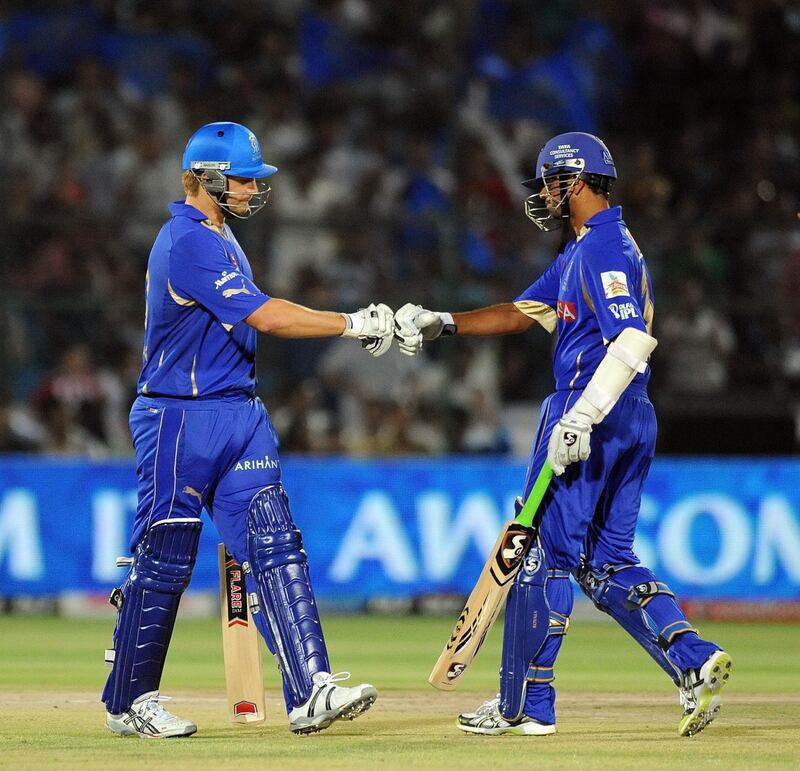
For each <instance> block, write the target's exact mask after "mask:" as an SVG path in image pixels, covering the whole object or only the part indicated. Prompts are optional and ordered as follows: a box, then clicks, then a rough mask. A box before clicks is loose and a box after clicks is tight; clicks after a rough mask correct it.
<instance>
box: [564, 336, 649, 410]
mask: <svg viewBox="0 0 800 771" xmlns="http://www.w3.org/2000/svg"><path fill="white" fill-rule="evenodd" d="M657 345H658V341H657V340H656V339H655V338H654V337H651V336H650V335H648V334H647V333H646V332H642V331H641V330H639V329H635V328H634V327H626V328H625V329H623V330H622V332H620V333H619V335H618V336H617V338H616V340H613V341H612V342H611V343H610V344H609V346H608V350H607V351H606V355H605V358H604V359H603V360H602V361H601V362H600V365H599V366H598V367H597V370H596V372H595V373H594V375H592V379H591V380H590V381H589V383H588V384H587V386H586V388H585V389H584V391H583V394H582V395H581V397H580V399H578V401H577V403H576V404H575V410H576V411H577V412H580V413H582V414H583V415H586V416H587V417H588V418H589V419H590V420H591V421H592V423H600V422H601V421H602V420H603V418H605V416H606V415H608V413H609V412H611V409H612V408H613V406H614V405H615V404H616V403H617V400H618V399H619V397H620V396H622V393H623V392H624V391H625V389H626V388H627V387H628V386H629V385H630V384H631V382H632V381H633V379H634V378H635V377H636V375H637V374H641V373H643V372H644V371H645V370H646V369H647V360H648V359H649V358H650V354H651V353H652V352H653V351H654V350H655V347H656V346H657Z"/></svg>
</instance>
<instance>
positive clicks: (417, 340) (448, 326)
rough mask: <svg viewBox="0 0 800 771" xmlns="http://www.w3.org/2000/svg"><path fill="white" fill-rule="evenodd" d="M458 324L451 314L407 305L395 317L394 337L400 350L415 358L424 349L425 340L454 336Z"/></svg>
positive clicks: (411, 304)
mask: <svg viewBox="0 0 800 771" xmlns="http://www.w3.org/2000/svg"><path fill="white" fill-rule="evenodd" d="M455 333H456V324H455V322H454V321H453V316H452V314H450V313H437V312H436V311H429V310H426V309H425V308H423V307H422V306H421V305H414V304H413V303H406V304H405V305H404V306H403V307H402V308H400V310H399V311H397V313H395V315H394V336H395V337H396V338H397V344H398V347H399V348H400V350H401V351H402V352H403V353H404V354H406V355H407V356H413V355H414V354H416V353H417V352H418V351H419V350H420V349H421V348H422V342H423V340H435V339H436V338H437V337H439V336H441V335H454V334H455Z"/></svg>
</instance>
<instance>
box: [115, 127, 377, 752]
mask: <svg viewBox="0 0 800 771" xmlns="http://www.w3.org/2000/svg"><path fill="white" fill-rule="evenodd" d="M276 171H277V169H276V168H275V167H274V166H270V165H269V164H266V163H264V161H263V158H262V155H261V148H260V145H259V143H258V140H257V139H256V137H255V135H254V134H253V133H252V132H251V131H249V130H248V129H247V128H245V127H244V126H242V125H239V124H237V123H227V122H222V123H211V124H208V125H206V126H203V127H202V128H200V129H199V130H198V131H197V132H195V134H194V135H193V136H192V137H191V138H190V139H189V142H188V144H187V145H186V150H185V152H184V155H183V186H184V191H185V192H186V200H185V201H179V202H175V203H173V204H171V205H170V207H169V209H170V213H171V215H172V216H171V217H170V219H169V220H168V221H167V222H166V224H165V225H164V226H163V227H162V228H161V231H160V232H159V234H158V236H157V238H156V240H155V243H154V244H153V248H152V251H151V253H150V258H149V261H148V267H147V274H146V278H145V285H146V290H145V291H146V308H145V335H144V351H143V367H142V372H141V376H140V378H139V383H138V397H137V399H136V401H135V402H134V404H133V407H132V410H131V414H130V427H131V434H132V437H133V444H134V448H135V450H136V473H137V477H138V506H137V511H136V518H135V524H134V529H133V535H132V537H131V541H130V550H131V553H132V555H133V558H132V566H131V569H130V573H129V574H128V576H127V579H126V580H125V582H124V583H123V585H122V586H121V587H120V588H118V589H116V590H115V591H114V592H113V594H112V597H111V601H112V604H114V605H115V606H116V607H117V609H118V615H117V624H116V629H115V630H114V638H113V640H114V643H113V649H112V650H109V651H107V654H106V659H107V661H109V663H111V665H112V670H111V673H110V675H109V677H108V681H107V683H106V686H105V690H104V691H103V695H102V700H103V702H104V703H105V706H106V711H107V717H106V725H107V726H108V728H110V729H111V730H112V731H114V732H115V733H117V734H121V735H123V736H124V735H138V736H142V737H148V738H162V737H173V736H189V735H191V734H193V733H194V732H195V731H196V730H197V726H196V725H195V724H194V723H193V722H191V721H190V720H185V719H182V718H179V717H177V716H175V715H173V714H171V713H170V712H168V711H167V710H166V709H165V708H164V707H163V706H162V704H161V703H160V702H161V700H163V699H164V698H165V697H162V696H160V695H159V683H160V680H161V673H162V670H163V667H164V660H165V658H166V655H167V650H168V648H169V642H170V637H171V636H172V629H173V626H174V624H175V616H176V613H177V611H178V604H179V602H180V598H181V595H182V594H183V592H184V590H185V589H186V587H187V586H188V584H189V580H190V578H191V575H192V568H193V566H194V564H195V557H196V553H197V545H198V540H199V538H200V530H201V528H202V526H203V524H202V521H201V518H200V515H201V510H202V509H204V508H205V509H206V511H208V513H209V514H210V516H211V518H212V519H213V520H214V524H215V525H216V527H217V530H218V531H219V534H220V536H221V538H222V540H223V541H224V542H225V544H226V546H227V547H228V550H229V551H230V552H231V553H232V554H233V556H234V557H235V558H236V559H237V561H239V562H240V563H241V564H242V565H243V567H244V569H245V573H246V582H247V586H248V590H249V591H250V592H253V593H255V594H254V596H257V599H258V603H257V604H258V612H255V613H254V615H253V618H254V619H255V621H256V624H257V626H258V628H259V630H260V632H261V633H262V635H263V636H264V638H265V641H266V644H267V646H268V647H269V649H270V651H271V652H272V653H273V654H274V655H275V657H276V659H277V661H278V666H279V669H280V672H281V675H282V680H283V688H284V696H285V700H286V706H287V712H288V715H289V725H290V728H291V730H292V731H294V732H295V733H310V732H313V731H319V730H322V729H324V728H327V727H328V726H330V725H331V723H332V722H334V721H335V720H338V719H340V718H346V719H353V718H355V717H357V716H358V715H359V714H361V713H362V712H363V711H365V710H366V709H368V708H369V707H370V706H371V705H372V703H373V702H374V701H375V699H376V698H377V691H376V690H375V688H374V687H373V686H371V685H367V684H362V685H358V686H356V687H345V686H342V685H339V684H338V683H339V682H341V681H342V680H344V679H347V677H348V676H349V674H348V673H339V674H332V672H331V666H330V663H329V659H328V651H327V649H326V646H325V638H324V636H323V633H322V627H321V625H320V619H319V614H318V611H317V605H316V603H315V601H314V592H313V590H312V586H311V582H310V579H309V571H308V565H307V558H306V552H305V550H304V549H303V540H302V537H301V534H300V531H299V530H298V528H297V525H296V524H295V522H294V519H293V518H292V514H291V511H290V508H289V499H288V497H287V495H286V492H285V491H284V488H283V485H282V483H281V464H280V459H279V457H278V438H277V436H276V434H275V429H274V428H273V426H272V423H271V421H270V417H269V415H268V413H267V410H266V409H265V407H264V405H263V404H262V402H261V400H260V399H259V398H258V397H257V396H256V395H255V387H256V378H255V352H256V337H257V333H258V332H263V333H266V334H271V335H278V336H280V337H289V338H302V337H335V336H337V335H345V336H347V337H352V338H354V339H356V340H360V341H361V343H362V346H363V347H364V348H366V349H367V350H368V351H369V353H371V354H372V355H373V356H380V355H382V354H383V353H385V352H386V351H387V350H388V349H389V347H390V346H391V344H392V311H391V309H390V308H388V307H387V306H385V305H378V306H376V305H370V306H369V307H368V308H364V309H361V310H359V311H358V312H356V313H349V314H348V313H334V312H327V311H318V310H312V309H310V308H305V307H303V306H300V305H296V304H294V303H292V302H289V301H287V300H282V299H279V298H275V297H270V296H269V295H267V294H265V293H264V292H263V291H262V290H261V289H259V288H258V286H256V284H255V283H254V281H253V271H252V270H251V268H250V263H249V262H248V260H247V257H246V256H245V254H244V252H243V251H242V248H241V247H240V246H239V244H238V242H237V240H236V238H235V236H234V235H233V233H232V231H231V229H230V227H229V226H228V225H227V224H226V218H227V217H229V216H232V217H237V218H240V219H246V218H248V217H250V216H252V215H253V214H255V213H256V212H257V211H259V210H260V209H261V208H262V207H263V206H264V205H265V204H266V203H267V198H268V196H269V192H270V188H269V186H268V184H267V182H266V180H267V178H268V177H270V176H272V175H273V174H274V173H275V172H276Z"/></svg>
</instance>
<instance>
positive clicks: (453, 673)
mask: <svg viewBox="0 0 800 771" xmlns="http://www.w3.org/2000/svg"><path fill="white" fill-rule="evenodd" d="M465 668H466V667H465V665H464V664H459V663H458V662H457V661H454V662H453V663H452V664H451V665H450V669H448V670H447V679H448V680H455V679H456V678H457V677H460V676H461V674H462V673H463V672H464V669H465Z"/></svg>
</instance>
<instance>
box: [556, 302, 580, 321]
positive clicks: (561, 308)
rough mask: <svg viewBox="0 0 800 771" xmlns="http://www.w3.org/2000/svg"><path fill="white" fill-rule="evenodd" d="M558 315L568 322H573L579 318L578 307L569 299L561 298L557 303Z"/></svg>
mask: <svg viewBox="0 0 800 771" xmlns="http://www.w3.org/2000/svg"><path fill="white" fill-rule="evenodd" d="M556 315H557V316H558V318H560V319H561V320H562V321H563V322H565V323H566V324H571V323H572V322H573V321H575V320H576V319H577V318H578V309H577V308H576V307H575V303H573V302H570V301H569V300H559V301H558V303H557V304H556Z"/></svg>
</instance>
